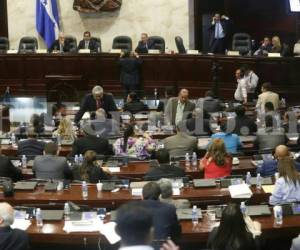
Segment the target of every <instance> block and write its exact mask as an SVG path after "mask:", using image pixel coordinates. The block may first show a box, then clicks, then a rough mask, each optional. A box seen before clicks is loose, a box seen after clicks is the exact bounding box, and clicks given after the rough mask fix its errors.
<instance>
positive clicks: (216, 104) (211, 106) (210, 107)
mask: <svg viewBox="0 0 300 250" xmlns="http://www.w3.org/2000/svg"><path fill="white" fill-rule="evenodd" d="M196 106H197V108H201V109H203V110H204V111H205V112H208V113H214V112H219V111H222V110H223V109H224V106H223V105H222V103H221V102H220V100H219V99H217V98H214V93H213V92H212V91H210V90H208V91H206V92H205V97H204V98H199V99H198V101H197V104H196Z"/></svg>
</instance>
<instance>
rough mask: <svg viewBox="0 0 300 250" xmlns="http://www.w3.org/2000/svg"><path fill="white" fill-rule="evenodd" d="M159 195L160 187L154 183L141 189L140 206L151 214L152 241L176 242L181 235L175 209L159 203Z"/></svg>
mask: <svg viewBox="0 0 300 250" xmlns="http://www.w3.org/2000/svg"><path fill="white" fill-rule="evenodd" d="M160 194H161V191H160V187H159V185H158V184H157V183H156V182H149V183H147V184H146V185H145V186H144V187H143V191H142V195H143V197H142V198H143V201H142V202H141V205H142V206H144V207H145V208H147V209H149V211H151V213H152V216H153V225H154V239H155V240H163V239H167V238H168V237H170V238H171V239H172V240H176V239H178V238H179V236H180V234H181V226H180V223H179V221H178V218H177V214H176V208H175V207H174V206H173V205H170V204H166V203H162V202H160V201H159V196H160ZM156 249H157V246H156ZM158 249H159V248H158Z"/></svg>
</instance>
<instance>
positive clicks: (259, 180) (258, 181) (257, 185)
mask: <svg viewBox="0 0 300 250" xmlns="http://www.w3.org/2000/svg"><path fill="white" fill-rule="evenodd" d="M256 188H257V189H259V190H260V189H261V188H262V178H261V176H260V173H258V174H257V176H256Z"/></svg>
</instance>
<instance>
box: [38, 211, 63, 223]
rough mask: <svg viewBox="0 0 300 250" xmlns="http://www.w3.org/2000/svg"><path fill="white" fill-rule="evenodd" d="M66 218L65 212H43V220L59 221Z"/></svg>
mask: <svg viewBox="0 0 300 250" xmlns="http://www.w3.org/2000/svg"><path fill="white" fill-rule="evenodd" d="M63 216H64V210H42V218H43V220H52V221H59V220H62V219H63Z"/></svg>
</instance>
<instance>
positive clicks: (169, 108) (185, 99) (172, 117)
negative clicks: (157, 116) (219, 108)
mask: <svg viewBox="0 0 300 250" xmlns="http://www.w3.org/2000/svg"><path fill="white" fill-rule="evenodd" d="M194 109H195V103H192V102H191V101H189V91H188V90H187V89H182V90H180V92H179V95H178V97H173V98H170V99H169V100H168V102H167V105H166V108H165V119H166V123H170V124H172V125H176V124H178V123H179V122H181V121H183V120H185V119H188V118H190V117H191V116H192V112H193V111H194Z"/></svg>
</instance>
